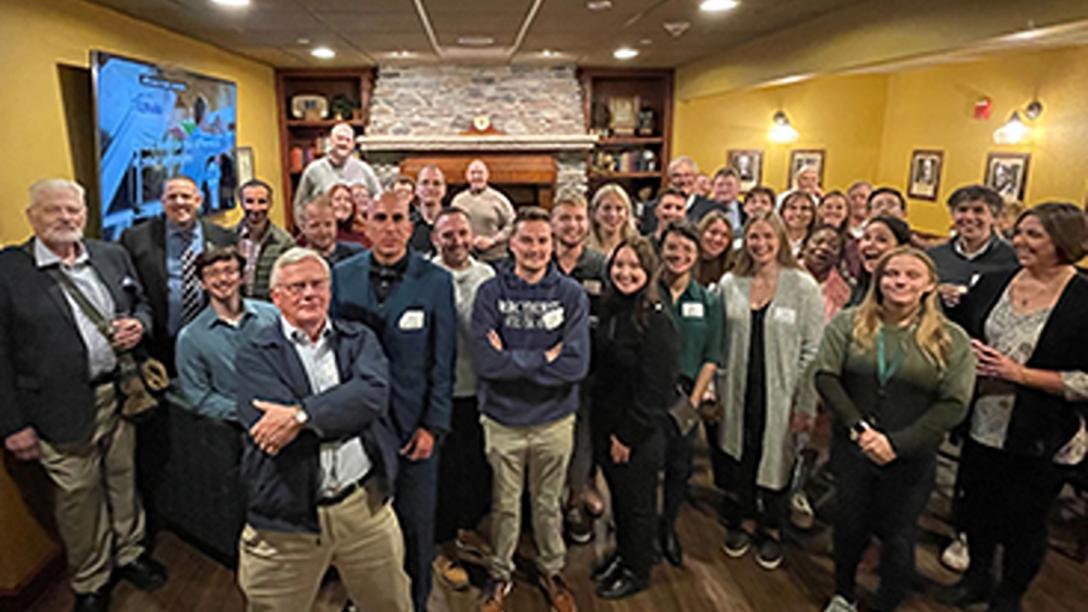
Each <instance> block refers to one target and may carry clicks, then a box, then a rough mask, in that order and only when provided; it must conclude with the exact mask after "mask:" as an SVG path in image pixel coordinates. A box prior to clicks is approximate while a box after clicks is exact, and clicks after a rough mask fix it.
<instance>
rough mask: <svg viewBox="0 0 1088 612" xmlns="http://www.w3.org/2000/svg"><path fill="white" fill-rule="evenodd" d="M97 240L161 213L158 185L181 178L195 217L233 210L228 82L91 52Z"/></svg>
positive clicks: (233, 99)
mask: <svg viewBox="0 0 1088 612" xmlns="http://www.w3.org/2000/svg"><path fill="white" fill-rule="evenodd" d="M91 66H92V69H93V72H94V84H95V85H94V88H95V91H94V93H95V115H96V117H95V118H96V122H97V125H96V128H97V139H96V152H97V155H98V172H99V175H98V178H99V187H100V193H101V196H100V197H101V203H100V204H101V211H102V215H101V218H102V238H103V239H105V240H116V239H117V238H119V237H120V236H121V232H122V231H124V229H125V228H127V227H129V226H131V225H133V224H134V223H136V222H138V221H140V220H141V219H145V218H148V217H154V216H157V215H159V214H160V213H161V212H162V205H161V204H160V202H159V196H160V195H161V193H162V188H163V182H164V181H165V180H166V179H167V178H170V177H173V176H178V175H184V176H188V177H190V178H192V179H193V180H194V181H196V184H197V187H198V188H199V190H200V192H201V193H202V194H203V197H204V202H203V204H202V206H201V214H207V213H211V212H217V211H220V210H225V209H228V208H232V207H234V204H235V202H234V190H235V187H236V183H237V178H236V176H235V163H234V151H235V143H236V133H237V100H238V96H237V86H236V85H235V84H234V83H233V82H230V81H224V80H220V79H216V78H213V77H208V76H203V75H199V74H194V73H192V72H188V71H185V70H181V69H176V68H172V67H164V66H157V65H154V64H150V63H146V62H141V61H137V60H133V59H128V58H125V57H120V56H117V55H111V54H109V53H104V52H101V51H92V52H91Z"/></svg>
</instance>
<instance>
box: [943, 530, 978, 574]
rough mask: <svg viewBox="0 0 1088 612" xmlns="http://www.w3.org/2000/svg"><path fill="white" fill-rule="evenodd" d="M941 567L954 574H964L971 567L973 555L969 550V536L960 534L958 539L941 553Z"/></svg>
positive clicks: (957, 536)
mask: <svg viewBox="0 0 1088 612" xmlns="http://www.w3.org/2000/svg"><path fill="white" fill-rule="evenodd" d="M941 565H943V566H945V567H947V568H948V569H950V570H952V571H954V572H960V573H963V572H965V571H967V566H969V565H971V554H970V551H968V549H967V536H966V535H964V534H962V533H960V534H957V535H956V539H955V540H952V543H951V544H949V545H948V546H946V547H945V549H944V551H942V552H941Z"/></svg>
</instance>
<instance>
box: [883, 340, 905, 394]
mask: <svg viewBox="0 0 1088 612" xmlns="http://www.w3.org/2000/svg"><path fill="white" fill-rule="evenodd" d="M900 348H901V347H900ZM906 354H907V352H906V351H904V350H900V351H899V352H898V353H897V354H896V355H895V357H894V358H892V362H891V363H890V364H889V363H888V360H887V356H886V355H885V350H884V328H883V327H881V328H880V333H878V334H877V336H876V381H877V383H878V384H879V385H880V389H881V390H883V389H884V387H886V386H887V385H888V381H889V380H891V379H892V376H895V373H896V371H898V370H899V366H901V365H903V359H904V358H905V357H906Z"/></svg>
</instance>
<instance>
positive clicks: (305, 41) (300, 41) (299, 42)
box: [295, 38, 310, 45]
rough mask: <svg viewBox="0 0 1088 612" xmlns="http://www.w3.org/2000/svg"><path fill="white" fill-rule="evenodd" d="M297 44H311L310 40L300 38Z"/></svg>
mask: <svg viewBox="0 0 1088 612" xmlns="http://www.w3.org/2000/svg"><path fill="white" fill-rule="evenodd" d="M295 42H297V43H298V44H300V45H308V44H310V39H309V38H299V39H298V40H296V41H295Z"/></svg>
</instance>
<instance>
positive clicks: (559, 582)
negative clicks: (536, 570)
mask: <svg viewBox="0 0 1088 612" xmlns="http://www.w3.org/2000/svg"><path fill="white" fill-rule="evenodd" d="M540 583H541V586H543V587H544V592H545V593H546V594H547V596H548V604H549V605H551V609H552V612H576V610H578V606H577V605H576V604H575V603H574V595H573V594H572V593H571V592H570V588H568V587H567V583H566V582H565V581H564V580H563V576H562V575H560V574H556V575H554V576H546V577H544V578H542V579H541V581H540Z"/></svg>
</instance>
